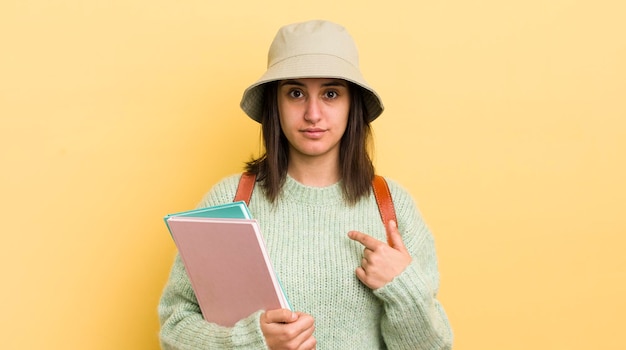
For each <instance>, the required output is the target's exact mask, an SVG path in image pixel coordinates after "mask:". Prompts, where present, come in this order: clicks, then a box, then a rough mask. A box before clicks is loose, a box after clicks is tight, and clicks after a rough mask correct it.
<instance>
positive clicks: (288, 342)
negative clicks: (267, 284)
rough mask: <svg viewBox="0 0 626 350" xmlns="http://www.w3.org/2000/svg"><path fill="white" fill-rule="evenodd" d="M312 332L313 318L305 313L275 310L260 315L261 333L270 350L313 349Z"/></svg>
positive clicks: (314, 341)
mask: <svg viewBox="0 0 626 350" xmlns="http://www.w3.org/2000/svg"><path fill="white" fill-rule="evenodd" d="M314 330H315V326H314V319H313V317H312V316H311V315H307V314H305V313H301V312H292V311H290V310H287V309H276V310H269V311H266V312H264V313H263V314H262V315H261V331H262V332H263V335H264V336H265V342H266V343H267V346H268V347H269V348H270V349H271V350H283V349H284V350H310V349H315V345H316V344H317V341H316V340H315V338H314V337H313V331H314Z"/></svg>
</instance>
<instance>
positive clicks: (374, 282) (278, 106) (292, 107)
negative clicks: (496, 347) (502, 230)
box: [159, 21, 452, 350]
mask: <svg viewBox="0 0 626 350" xmlns="http://www.w3.org/2000/svg"><path fill="white" fill-rule="evenodd" d="M241 107H242V109H243V110H244V111H245V112H246V113H247V114H248V115H249V116H250V117H251V118H252V119H254V120H255V121H257V122H260V123H261V126H262V132H263V141H264V144H265V153H264V155H263V156H261V157H260V158H258V159H254V160H252V161H250V162H249V163H248V164H247V169H246V171H247V172H249V173H252V174H255V175H256V185H255V190H254V192H253V194H252V198H251V200H250V205H249V208H250V211H251V212H252V215H253V217H254V218H256V219H257V220H258V221H259V223H260V225H261V231H262V232H263V235H264V238H265V241H266V246H267V249H268V253H269V255H270V257H271V258H272V262H273V265H274V268H275V270H276V271H277V274H278V275H279V276H280V278H281V281H282V284H283V288H284V290H285V292H286V294H287V296H288V297H289V299H290V301H291V304H292V305H293V307H294V309H295V310H296V311H295V312H291V311H289V310H285V309H278V310H259V311H258V312H256V313H254V314H252V315H250V316H248V317H247V318H244V319H242V320H241V321H239V322H238V323H237V324H236V325H235V326H234V327H221V326H218V325H216V324H211V323H209V322H206V321H205V320H204V319H203V317H202V315H201V313H200V309H199V307H198V304H197V300H196V297H195V295H194V293H193V290H192V288H191V285H190V282H189V279H188V277H187V275H186V273H185V269H184V266H183V264H182V262H181V260H180V258H179V257H177V258H176V260H175V262H174V265H173V268H172V272H171V275H170V278H169V281H168V283H167V285H166V287H165V290H164V292H163V295H162V298H161V302H160V305H159V315H160V320H161V333H160V338H161V344H162V347H163V348H165V349H302V350H304V349H315V348H318V349H341V350H343V349H359V350H361V349H411V350H415V349H450V348H451V343H452V333H451V329H450V326H449V323H448V320H447V317H446V314H445V312H444V310H443V308H442V306H441V305H440V303H439V302H438V301H437V299H436V295H437V292H438V288H439V275H438V270H437V258H436V254H435V249H434V245H433V238H432V235H431V234H430V232H429V230H428V228H427V227H426V225H425V223H424V222H423V220H422V217H421V216H420V214H419V212H418V210H417V208H416V207H415V204H414V202H413V200H412V198H411V196H410V195H409V193H407V192H406V191H405V190H404V189H402V188H401V187H400V186H399V185H398V184H397V183H395V182H393V181H391V180H387V183H388V185H389V189H390V192H391V195H392V198H393V203H394V206H395V210H396V215H397V223H396V222H394V221H392V222H390V223H389V225H388V227H385V226H384V225H383V222H382V221H381V217H380V214H379V208H378V206H377V203H376V200H375V198H374V194H373V193H372V179H373V177H374V167H373V165H372V162H371V160H370V157H369V155H368V152H367V146H368V138H369V136H370V122H371V121H372V120H374V119H375V118H377V117H378V116H379V115H380V114H381V113H382V111H383V105H382V102H381V100H380V98H379V96H378V94H376V92H375V91H374V90H373V89H372V88H371V87H370V86H369V85H368V84H367V83H366V81H365V80H364V79H363V77H362V75H361V73H360V71H359V68H358V53H357V49H356V46H355V44H354V42H353V40H352V38H351V36H350V35H349V34H348V33H347V32H346V30H345V29H344V28H343V27H341V26H339V25H337V24H334V23H331V22H326V21H309V22H304V23H297V24H292V25H288V26H285V27H282V28H281V29H280V30H279V32H278V34H277V35H276V37H275V39H274V41H273V43H272V45H271V47H270V51H269V62H268V69H267V71H266V73H265V74H264V75H263V76H262V77H261V79H259V80H258V81H257V82H256V83H254V84H253V85H252V86H250V87H249V88H248V89H247V90H246V91H245V92H244V95H243V98H242V101H241ZM239 178H240V175H234V176H231V177H228V178H226V179H224V180H222V181H221V182H219V183H218V184H216V185H215V186H214V187H213V188H212V189H211V191H209V193H208V194H207V195H206V196H205V197H204V199H203V200H202V202H201V204H200V206H202V207H203V206H211V205H217V204H222V203H226V202H230V201H232V200H233V198H234V196H235V192H236V189H237V186H238V183H239ZM387 233H388V234H389V243H387V239H388V238H387V237H388V236H387Z"/></svg>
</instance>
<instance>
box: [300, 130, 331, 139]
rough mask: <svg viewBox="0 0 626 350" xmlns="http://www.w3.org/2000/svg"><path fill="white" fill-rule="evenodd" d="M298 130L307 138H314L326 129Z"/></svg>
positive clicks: (322, 133) (318, 136)
mask: <svg viewBox="0 0 626 350" xmlns="http://www.w3.org/2000/svg"><path fill="white" fill-rule="evenodd" d="M300 132H301V133H302V134H304V135H305V136H306V137H308V138H313V139H316V138H320V137H322V135H324V133H325V132H326V130H324V129H320V128H306V129H303V130H300Z"/></svg>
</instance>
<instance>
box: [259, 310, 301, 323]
mask: <svg viewBox="0 0 626 350" xmlns="http://www.w3.org/2000/svg"><path fill="white" fill-rule="evenodd" d="M297 319H298V314H297V313H295V312H292V311H291V310H288V309H275V310H269V311H266V312H264V313H263V317H262V320H263V321H264V322H265V323H291V322H294V321H296V320H297Z"/></svg>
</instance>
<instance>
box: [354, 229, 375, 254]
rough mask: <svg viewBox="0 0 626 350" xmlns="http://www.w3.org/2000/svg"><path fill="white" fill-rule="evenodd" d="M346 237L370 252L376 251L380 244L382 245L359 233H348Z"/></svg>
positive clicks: (372, 238)
mask: <svg viewBox="0 0 626 350" xmlns="http://www.w3.org/2000/svg"><path fill="white" fill-rule="evenodd" d="M348 237H350V239H351V240H353V241H357V242H359V243H361V244H362V245H363V246H364V247H365V248H368V249H370V250H372V251H374V250H376V248H377V247H379V246H380V245H381V244H384V243H383V242H381V241H379V240H377V239H376V238H374V237H372V236H370V235H366V234H365V233H362V232H359V231H350V232H348Z"/></svg>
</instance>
